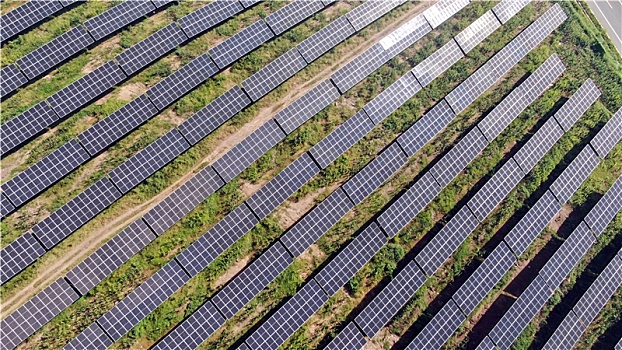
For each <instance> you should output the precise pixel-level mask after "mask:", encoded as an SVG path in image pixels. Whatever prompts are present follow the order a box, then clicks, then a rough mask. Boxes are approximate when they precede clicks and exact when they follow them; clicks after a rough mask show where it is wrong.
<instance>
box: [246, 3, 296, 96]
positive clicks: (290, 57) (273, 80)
mask: <svg viewBox="0 0 622 350" xmlns="http://www.w3.org/2000/svg"><path fill="white" fill-rule="evenodd" d="M299 1H300V0H299ZM306 65H307V62H306V61H305V60H304V58H302V56H301V55H300V53H299V52H298V50H297V49H296V48H293V49H290V50H289V51H287V52H286V53H284V54H282V55H281V56H279V57H277V58H276V59H275V60H273V61H272V62H270V63H268V64H267V65H266V66H265V67H263V68H262V69H260V70H259V71H258V72H256V73H255V74H253V75H251V76H250V77H248V78H247V79H246V80H244V81H243V82H242V84H240V85H242V88H244V91H245V92H246V93H247V94H248V95H249V96H250V98H251V99H252V100H253V101H257V100H258V99H260V98H262V97H263V96H264V95H266V94H267V93H269V92H270V91H272V90H273V89H274V88H276V87H277V86H279V85H281V84H282V83H283V82H285V80H287V79H289V78H290V77H292V76H293V75H294V74H296V73H297V72H298V71H300V70H301V69H303V68H304V67H305V66H306Z"/></svg>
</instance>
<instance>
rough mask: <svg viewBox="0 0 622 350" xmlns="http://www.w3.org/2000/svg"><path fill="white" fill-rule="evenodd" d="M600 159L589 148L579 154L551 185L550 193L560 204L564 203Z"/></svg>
mask: <svg viewBox="0 0 622 350" xmlns="http://www.w3.org/2000/svg"><path fill="white" fill-rule="evenodd" d="M599 163H600V159H599V158H598V156H597V155H596V153H594V151H593V150H592V149H591V148H590V147H585V148H584V149H583V150H582V151H581V153H579V155H578V156H577V157H576V158H575V159H574V160H573V161H572V163H570V165H568V166H567V167H566V169H564V172H562V174H561V175H560V176H559V177H558V178H557V179H556V180H555V182H553V184H552V185H551V187H550V188H551V192H553V194H555V197H557V200H558V201H559V202H560V203H566V202H568V200H569V199H570V197H572V194H573V193H574V192H575V191H576V190H577V189H578V188H579V187H580V186H581V184H582V183H583V181H585V180H586V179H587V177H588V176H589V175H590V174H591V173H592V171H594V169H596V167H597V166H598V164H599Z"/></svg>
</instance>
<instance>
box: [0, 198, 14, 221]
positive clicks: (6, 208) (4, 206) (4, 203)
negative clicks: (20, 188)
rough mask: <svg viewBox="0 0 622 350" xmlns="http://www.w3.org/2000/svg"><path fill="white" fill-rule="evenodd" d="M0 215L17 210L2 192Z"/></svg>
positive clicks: (3, 215)
mask: <svg viewBox="0 0 622 350" xmlns="http://www.w3.org/2000/svg"><path fill="white" fill-rule="evenodd" d="M0 196H1V197H0V217H5V216H7V215H9V214H10V213H12V212H13V211H14V210H15V206H14V205H13V203H11V201H9V199H8V198H7V196H5V195H4V193H2V194H0Z"/></svg>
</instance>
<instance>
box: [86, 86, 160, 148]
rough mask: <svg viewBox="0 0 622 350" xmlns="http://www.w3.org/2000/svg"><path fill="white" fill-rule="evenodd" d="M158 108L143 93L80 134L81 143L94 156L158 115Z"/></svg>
mask: <svg viewBox="0 0 622 350" xmlns="http://www.w3.org/2000/svg"><path fill="white" fill-rule="evenodd" d="M157 112H158V110H157V108H156V107H155V106H154V105H153V104H152V103H151V101H149V98H147V96H146V95H141V96H139V97H137V98H135V99H134V100H132V101H131V102H130V103H128V104H126V105H125V106H123V107H121V108H119V109H118V110H117V111H115V112H114V113H112V114H111V115H109V116H108V117H106V118H104V119H102V120H100V121H98V122H97V123H96V124H95V125H93V126H91V127H90V128H88V129H86V131H84V132H83V133H81V134H80V135H78V140H80V144H82V146H83V147H84V148H85V149H86V150H87V151H88V152H89V153H90V154H91V156H94V155H96V154H98V153H99V152H101V151H103V150H105V149H106V148H108V146H110V145H112V144H113V143H114V142H116V141H118V140H120V139H121V138H122V137H123V136H125V135H127V134H128V133H130V132H131V131H132V130H134V129H135V128H137V127H138V126H139V125H141V124H142V123H144V122H146V121H147V120H149V119H150V118H151V117H153V116H154V115H156V113H157Z"/></svg>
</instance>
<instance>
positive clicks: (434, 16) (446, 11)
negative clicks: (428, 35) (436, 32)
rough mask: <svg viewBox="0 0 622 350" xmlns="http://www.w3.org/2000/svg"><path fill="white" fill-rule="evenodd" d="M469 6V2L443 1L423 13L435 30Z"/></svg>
mask: <svg viewBox="0 0 622 350" xmlns="http://www.w3.org/2000/svg"><path fill="white" fill-rule="evenodd" d="M468 4H469V0H441V1H439V2H437V3H436V4H434V5H433V6H431V7H429V8H428V9H427V10H425V11H423V15H424V16H425V19H426V20H428V22H429V23H430V26H432V28H433V29H434V28H436V27H438V26H440V25H441V24H442V23H443V22H445V21H446V20H448V19H449V18H450V17H451V16H453V15H454V14H456V12H458V11H460V10H461V9H462V8H464V7H465V6H466V5H468Z"/></svg>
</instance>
